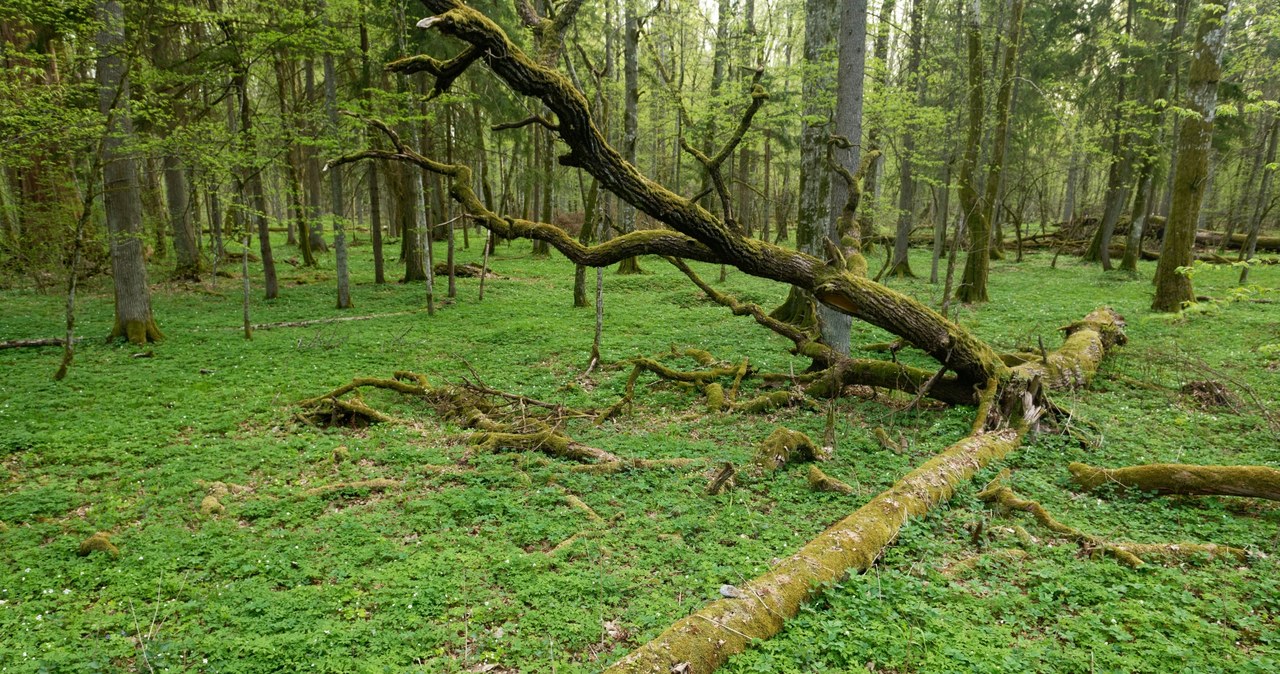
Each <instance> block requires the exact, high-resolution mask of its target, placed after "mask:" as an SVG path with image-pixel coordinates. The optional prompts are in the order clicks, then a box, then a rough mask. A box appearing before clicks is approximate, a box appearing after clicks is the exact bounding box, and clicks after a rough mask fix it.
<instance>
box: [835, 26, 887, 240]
mask: <svg viewBox="0 0 1280 674" xmlns="http://www.w3.org/2000/svg"><path fill="white" fill-rule="evenodd" d="M896 2H897V0H881V3H880V20H879V21H878V22H876V39H875V44H874V47H873V48H874V49H875V52H874V56H875V64H876V68H877V69H878V70H876V71H875V74H876V75H878V77H876V80H877V84H878V85H879V90H880V91H882V92H883V91H887V90H888V88H889V26H890V24H891V23H892V22H893V9H894V5H895V4H896ZM859 4H861V5H862V7H863V11H862V14H863V17H864V18H863V20H862V24H863V33H864V34H865V32H866V18H865V17H866V2H865V0H859ZM850 9H851V8H850V7H849V6H848V3H847V2H846V3H845V11H850ZM842 25H843V24H842ZM840 42H841V44H842V45H843V44H844V36H841V40H840ZM859 52H860V53H861V54H863V60H864V61H865V60H866V56H865V55H866V48H865V42H864V44H863V45H859ZM864 72H865V70H864ZM845 77H846V76H845V74H844V73H841V75H840V82H841V84H844V82H845ZM837 105H839V104H837ZM881 126H882V122H881V120H879V119H876V118H874V117H873V118H872V119H871V123H870V124H868V125H867V127H868V128H867V152H876V151H879V150H880V127H881ZM859 127H861V125H859ZM849 140H850V142H853V143H855V144H857V143H859V139H858V138H850V139H849ZM883 167H884V157H883V156H877V157H876V158H875V159H873V160H871V165H870V166H868V167H867V174H866V177H865V178H864V180H863V182H864V185H863V190H862V201H861V206H860V207H859V208H858V230H859V232H860V234H861V236H862V240H863V241H874V240H875V238H876V236H877V235H878V234H879V232H877V231H876V224H875V211H876V207H877V206H878V205H879V201H880V173H881V171H882V170H883ZM837 182H839V181H837ZM842 204H843V202H842Z"/></svg>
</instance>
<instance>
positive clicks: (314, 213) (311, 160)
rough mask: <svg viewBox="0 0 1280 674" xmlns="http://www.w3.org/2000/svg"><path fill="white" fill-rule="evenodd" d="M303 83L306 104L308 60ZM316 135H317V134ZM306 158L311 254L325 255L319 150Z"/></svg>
mask: <svg viewBox="0 0 1280 674" xmlns="http://www.w3.org/2000/svg"><path fill="white" fill-rule="evenodd" d="M303 73H304V78H303V79H304V82H305V87H304V89H303V96H304V97H305V98H306V100H307V101H308V102H313V101H315V100H316V67H315V63H314V62H313V61H311V60H310V59H307V61H306V62H305V63H304V64H303ZM316 135H319V133H317V134H316ZM306 157H307V171H306V173H307V209H308V213H307V221H308V224H309V225H310V228H311V236H310V240H311V252H312V253H313V254H314V253H327V252H329V244H328V243H326V242H325V240H324V221H323V220H322V219H321V217H320V216H321V213H322V212H323V211H324V207H323V206H321V205H320V203H321V198H322V197H321V189H320V150H319V149H317V148H315V147H308V148H306Z"/></svg>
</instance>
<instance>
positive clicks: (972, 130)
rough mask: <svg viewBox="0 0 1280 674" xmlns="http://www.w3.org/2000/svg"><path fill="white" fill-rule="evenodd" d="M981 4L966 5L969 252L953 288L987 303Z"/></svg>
mask: <svg viewBox="0 0 1280 674" xmlns="http://www.w3.org/2000/svg"><path fill="white" fill-rule="evenodd" d="M980 11H981V5H980V4H979V3H978V2H977V0H973V2H972V3H971V4H970V7H969V25H968V28H967V32H966V35H967V42H968V45H969V136H968V142H967V143H966V144H965V150H964V159H963V160H962V162H961V164H960V212H961V217H963V218H964V222H965V225H964V226H965V227H966V228H967V229H968V230H969V254H968V255H966V256H965V261H964V275H963V276H961V278H960V287H959V288H957V289H956V299H957V300H959V301H961V302H986V301H987V300H988V299H989V298H988V296H987V275H988V273H989V271H990V266H991V256H990V247H991V228H990V226H989V224H988V222H987V219H986V214H985V208H983V205H982V204H981V203H980V202H979V201H978V189H977V185H976V184H975V181H976V180H977V176H976V173H977V170H978V150H979V145H980V144H981V142H982V108H983V104H982V18H981V15H980V13H979V12H980Z"/></svg>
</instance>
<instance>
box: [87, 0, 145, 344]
mask: <svg viewBox="0 0 1280 674" xmlns="http://www.w3.org/2000/svg"><path fill="white" fill-rule="evenodd" d="M97 9H98V18H99V19H100V20H101V22H102V25H101V28H100V29H99V31H98V34H97V39H96V41H97V46H98V61H97V67H96V74H97V79H98V108H99V110H100V111H101V112H102V114H103V115H106V117H107V128H106V136H105V137H104V138H103V141H102V158H103V166H102V182H103V206H104V208H105V210H106V216H107V236H108V237H109V243H110V247H111V276H112V280H113V281H114V282H115V322H114V324H113V325H112V328H111V338H112V339H115V338H117V337H124V338H126V339H128V340H129V341H130V342H133V343H134V344H145V343H146V342H150V341H155V340H158V339H162V338H163V337H164V335H162V334H161V333H160V328H159V327H158V326H157V325H156V321H155V318H154V317H153V316H152V315H151V291H150V288H149V287H148V285H147V265H146V260H145V259H144V257H143V251H142V201H141V199H140V197H139V194H138V184H137V182H136V178H135V173H134V164H133V155H132V154H131V153H130V152H128V151H127V150H126V149H125V147H124V145H125V142H126V139H127V138H130V137H131V136H132V135H133V121H132V119H131V118H130V116H129V79H128V76H127V70H126V68H125V63H124V52H125V20H124V8H123V7H122V6H121V5H120V3H119V2H118V0H100V2H99V4H98V8H97ZM72 273H73V274H74V273H75V270H72Z"/></svg>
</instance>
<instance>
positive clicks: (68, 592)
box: [62, 588, 71, 594]
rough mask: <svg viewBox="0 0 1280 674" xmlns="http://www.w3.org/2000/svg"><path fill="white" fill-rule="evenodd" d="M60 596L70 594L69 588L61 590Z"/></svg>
mask: <svg viewBox="0 0 1280 674" xmlns="http://www.w3.org/2000/svg"><path fill="white" fill-rule="evenodd" d="M62 594H71V588H67V589H65V590H63V591H62Z"/></svg>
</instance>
